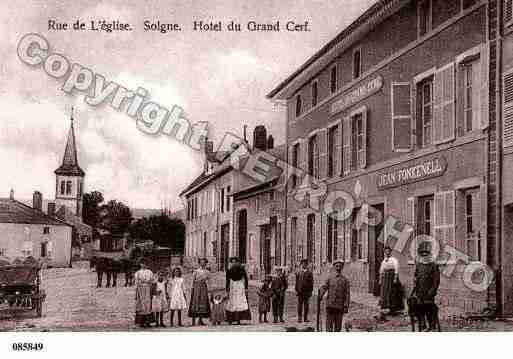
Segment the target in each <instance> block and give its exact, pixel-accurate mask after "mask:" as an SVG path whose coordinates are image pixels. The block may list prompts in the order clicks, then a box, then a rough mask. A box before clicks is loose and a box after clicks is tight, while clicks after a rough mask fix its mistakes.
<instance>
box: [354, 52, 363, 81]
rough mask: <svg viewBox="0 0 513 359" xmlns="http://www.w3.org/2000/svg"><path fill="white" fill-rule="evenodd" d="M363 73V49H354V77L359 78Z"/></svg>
mask: <svg viewBox="0 0 513 359" xmlns="http://www.w3.org/2000/svg"><path fill="white" fill-rule="evenodd" d="M361 74H362V49H361V48H357V49H355V50H354V51H353V79H357V78H359V77H360V76H361Z"/></svg>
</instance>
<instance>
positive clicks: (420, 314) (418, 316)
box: [406, 295, 441, 332]
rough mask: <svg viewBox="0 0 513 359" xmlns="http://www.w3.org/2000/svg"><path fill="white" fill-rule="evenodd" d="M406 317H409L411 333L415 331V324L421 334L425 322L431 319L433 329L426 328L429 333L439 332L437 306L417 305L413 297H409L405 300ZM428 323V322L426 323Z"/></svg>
mask: <svg viewBox="0 0 513 359" xmlns="http://www.w3.org/2000/svg"><path fill="white" fill-rule="evenodd" d="M406 303H407V304H408V316H409V317H410V324H411V331H412V332H414V331H415V323H417V328H418V331H419V332H421V331H423V330H425V329H426V320H427V319H428V318H430V317H431V318H432V319H433V324H432V325H433V328H428V330H429V331H432V330H437V331H439V332H440V331H441V328H440V320H439V318H438V306H437V305H436V304H435V303H422V304H420V303H419V300H418V298H417V297H416V296H415V295H411V296H410V297H409V298H408V299H407V300H406ZM428 323H429V321H428Z"/></svg>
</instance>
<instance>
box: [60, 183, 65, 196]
mask: <svg viewBox="0 0 513 359" xmlns="http://www.w3.org/2000/svg"><path fill="white" fill-rule="evenodd" d="M64 193H66V182H65V181H61V194H64Z"/></svg>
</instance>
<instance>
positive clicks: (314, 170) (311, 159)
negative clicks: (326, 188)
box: [308, 135, 319, 179]
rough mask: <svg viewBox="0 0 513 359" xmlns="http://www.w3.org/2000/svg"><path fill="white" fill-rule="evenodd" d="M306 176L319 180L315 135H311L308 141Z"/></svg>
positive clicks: (317, 149) (317, 148) (317, 147)
mask: <svg viewBox="0 0 513 359" xmlns="http://www.w3.org/2000/svg"><path fill="white" fill-rule="evenodd" d="M308 174H309V175H310V176H312V177H314V178H317V179H318V178H319V146H318V145H317V135H313V136H311V137H310V138H309V140H308Z"/></svg>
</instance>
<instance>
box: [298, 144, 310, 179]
mask: <svg viewBox="0 0 513 359" xmlns="http://www.w3.org/2000/svg"><path fill="white" fill-rule="evenodd" d="M299 149H300V151H299V152H300V154H299V163H300V164H301V165H300V167H301V169H302V170H303V171H304V172H305V175H306V174H307V173H308V139H307V138H305V139H303V140H301V144H300V145H299Z"/></svg>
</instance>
